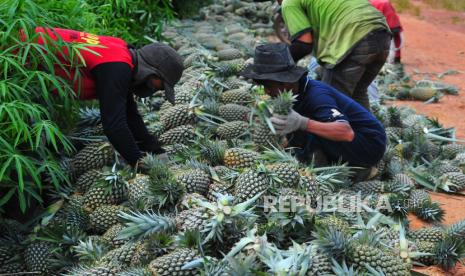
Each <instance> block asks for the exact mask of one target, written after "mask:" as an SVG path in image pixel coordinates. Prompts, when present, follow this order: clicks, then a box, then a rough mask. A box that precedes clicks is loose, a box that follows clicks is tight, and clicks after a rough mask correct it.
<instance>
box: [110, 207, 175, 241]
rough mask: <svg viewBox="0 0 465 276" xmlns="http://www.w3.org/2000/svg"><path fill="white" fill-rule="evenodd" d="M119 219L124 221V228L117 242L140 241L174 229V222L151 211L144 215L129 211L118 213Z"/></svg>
mask: <svg viewBox="0 0 465 276" xmlns="http://www.w3.org/2000/svg"><path fill="white" fill-rule="evenodd" d="M119 217H120V218H121V219H122V220H124V221H125V223H124V225H125V228H123V229H122V230H121V232H120V233H119V234H118V236H117V239H118V240H127V239H131V238H132V239H136V240H139V239H142V238H145V237H148V236H150V235H152V234H155V233H160V232H165V233H169V232H172V231H173V230H175V229H176V222H175V221H174V220H173V219H171V218H168V217H164V216H160V215H157V214H155V213H154V212H152V211H145V213H141V212H134V211H130V212H129V213H126V212H120V214H119Z"/></svg>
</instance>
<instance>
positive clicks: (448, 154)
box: [441, 144, 465, 159]
mask: <svg viewBox="0 0 465 276" xmlns="http://www.w3.org/2000/svg"><path fill="white" fill-rule="evenodd" d="M464 152H465V145H462V144H447V145H443V146H442V147H441V155H442V157H443V158H445V159H454V158H455V157H456V156H457V154H460V153H464Z"/></svg>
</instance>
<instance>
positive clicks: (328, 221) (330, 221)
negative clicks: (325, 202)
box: [315, 215, 350, 234]
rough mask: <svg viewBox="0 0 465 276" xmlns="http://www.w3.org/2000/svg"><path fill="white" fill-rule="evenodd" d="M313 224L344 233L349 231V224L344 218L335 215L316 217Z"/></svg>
mask: <svg viewBox="0 0 465 276" xmlns="http://www.w3.org/2000/svg"><path fill="white" fill-rule="evenodd" d="M315 225H316V226H319V227H324V228H332V229H334V230H337V231H339V232H341V233H345V234H348V233H350V224H349V223H348V222H347V221H345V220H344V219H342V218H340V217H337V216H335V215H331V216H326V217H323V218H317V219H316V220H315Z"/></svg>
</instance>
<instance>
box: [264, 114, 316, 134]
mask: <svg viewBox="0 0 465 276" xmlns="http://www.w3.org/2000/svg"><path fill="white" fill-rule="evenodd" d="M270 120H271V123H273V127H274V129H275V130H276V134H278V135H286V134H289V133H292V132H294V131H297V130H305V129H307V123H308V118H306V117H304V116H302V115H300V114H299V113H297V112H295V111H294V110H293V109H291V112H289V114H287V115H277V114H273V117H271V119H270Z"/></svg>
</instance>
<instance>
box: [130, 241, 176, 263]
mask: <svg viewBox="0 0 465 276" xmlns="http://www.w3.org/2000/svg"><path fill="white" fill-rule="evenodd" d="M171 244H172V239H171V238H170V237H169V236H167V235H165V234H158V235H155V237H150V238H148V239H146V240H144V241H143V242H142V243H138V244H137V246H136V249H135V252H134V255H133V256H132V259H131V266H146V265H148V264H149V263H150V261H152V260H154V259H155V258H157V257H160V256H163V255H165V254H167V253H168V251H171V250H172V249H173V248H172V245H171Z"/></svg>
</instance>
